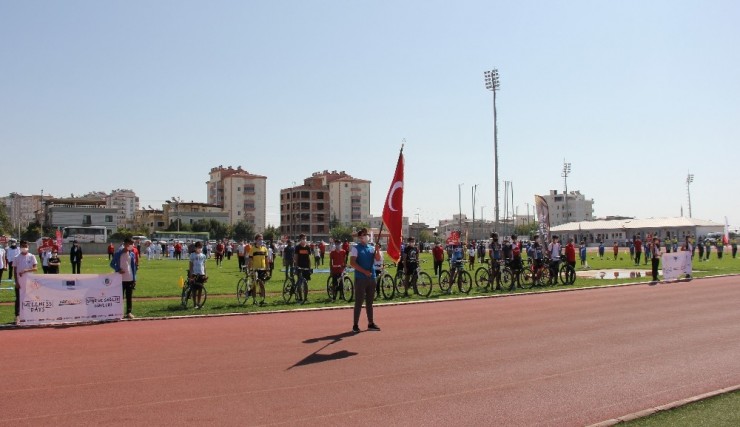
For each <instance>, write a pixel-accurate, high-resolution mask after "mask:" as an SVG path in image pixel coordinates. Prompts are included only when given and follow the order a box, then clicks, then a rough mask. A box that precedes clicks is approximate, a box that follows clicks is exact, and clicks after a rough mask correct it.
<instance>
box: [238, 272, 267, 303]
mask: <svg viewBox="0 0 740 427" xmlns="http://www.w3.org/2000/svg"><path fill="white" fill-rule="evenodd" d="M257 271H258V270H250V269H245V270H244V277H242V278H241V279H239V281H238V282H237V284H236V300H237V301H238V302H239V304H241V305H244V304H246V303H247V301H249V298H250V297H251V298H252V305H263V304H264V303H265V297H264V296H262V295H261V294H259V293H258V292H257V291H258V289H257V286H258V285H259V284H260V283H262V286H263V287H264V284H265V281H266V280H267V278H265V280H261V279H260V278H259V275H258V274H257ZM262 271H267V270H262ZM263 289H264V288H263Z"/></svg>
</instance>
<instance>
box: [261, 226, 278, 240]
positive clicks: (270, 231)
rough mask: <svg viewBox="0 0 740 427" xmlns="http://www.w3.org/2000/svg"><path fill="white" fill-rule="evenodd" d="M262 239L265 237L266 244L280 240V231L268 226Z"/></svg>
mask: <svg viewBox="0 0 740 427" xmlns="http://www.w3.org/2000/svg"><path fill="white" fill-rule="evenodd" d="M262 237H264V239H265V241H266V242H269V241H273V242H274V241H276V240H279V239H280V230H278V229H277V227H275V226H274V225H268V226H267V228H266V229H265V232H264V233H262Z"/></svg>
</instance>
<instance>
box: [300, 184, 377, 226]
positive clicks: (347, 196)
mask: <svg viewBox="0 0 740 427" xmlns="http://www.w3.org/2000/svg"><path fill="white" fill-rule="evenodd" d="M313 176H314V177H320V178H322V179H323V181H324V185H327V186H328V187H329V217H330V219H332V220H336V221H338V222H339V223H340V224H343V225H350V224H353V223H357V222H365V221H366V220H367V218H368V217H369V216H370V181H367V180H364V179H358V178H353V177H352V176H350V175H347V173H345V172H344V171H341V172H337V171H332V172H329V171H324V172H316V173H314V174H313Z"/></svg>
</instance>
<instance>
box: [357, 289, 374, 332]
mask: <svg viewBox="0 0 740 427" xmlns="http://www.w3.org/2000/svg"><path fill="white" fill-rule="evenodd" d="M374 298H375V282H374V281H373V279H372V278H371V277H361V278H359V279H355V311H354V324H355V325H357V323H358V322H359V321H360V312H361V311H362V303H363V301H364V302H365V312H366V313H367V323H373V299H374Z"/></svg>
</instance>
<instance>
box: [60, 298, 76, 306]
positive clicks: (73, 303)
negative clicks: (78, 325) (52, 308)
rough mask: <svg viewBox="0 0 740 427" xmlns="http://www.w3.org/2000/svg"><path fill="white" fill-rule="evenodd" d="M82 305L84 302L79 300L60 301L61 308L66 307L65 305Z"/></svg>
mask: <svg viewBox="0 0 740 427" xmlns="http://www.w3.org/2000/svg"><path fill="white" fill-rule="evenodd" d="M80 304H82V300H81V299H79V298H77V299H63V300H61V301H59V307H62V306H65V305H80Z"/></svg>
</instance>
